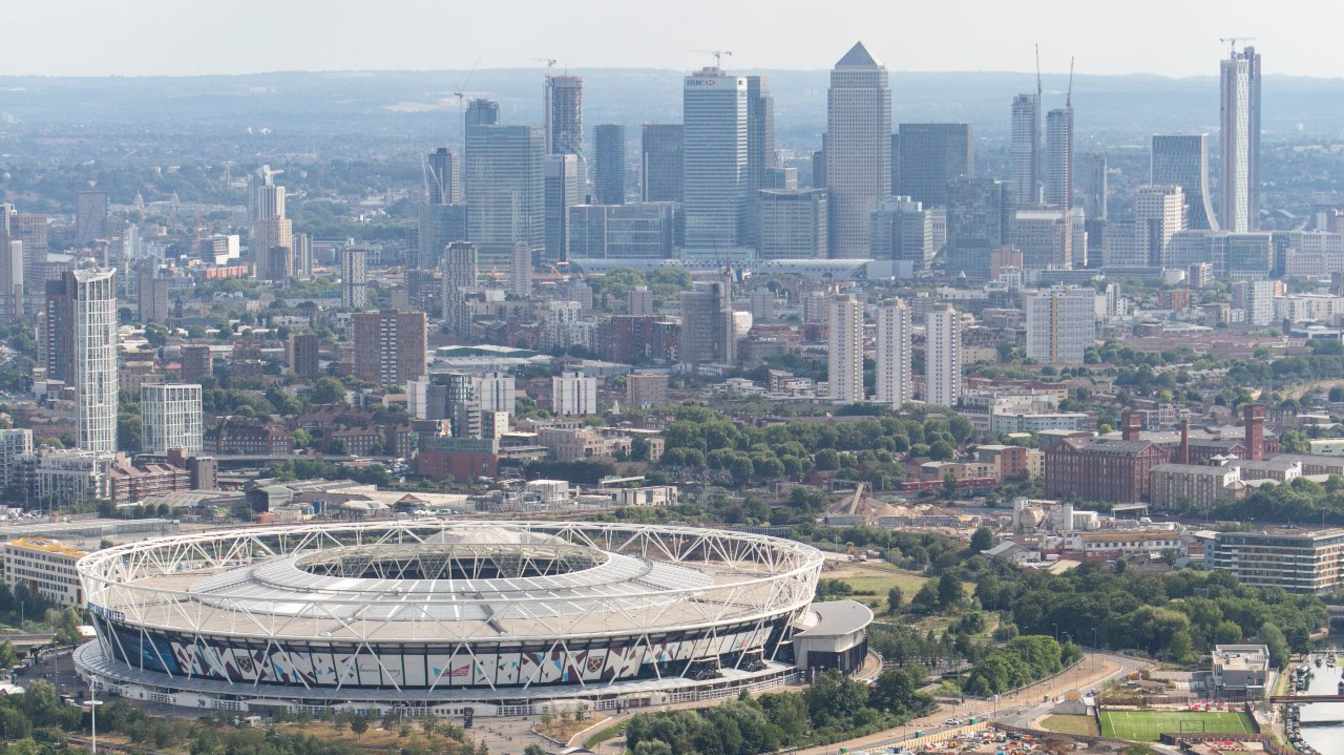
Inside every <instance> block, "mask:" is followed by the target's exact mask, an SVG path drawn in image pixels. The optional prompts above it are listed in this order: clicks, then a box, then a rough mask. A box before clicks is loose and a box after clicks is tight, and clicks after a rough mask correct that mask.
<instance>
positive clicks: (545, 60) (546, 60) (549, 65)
mask: <svg viewBox="0 0 1344 755" xmlns="http://www.w3.org/2000/svg"><path fill="white" fill-rule="evenodd" d="M532 60H533V61H535V62H537V63H545V64H546V78H548V79H549V78H550V77H551V69H552V68H554V67H555V64H556V63H559V62H560V61H558V60H556V59H555V58H533V59H532Z"/></svg>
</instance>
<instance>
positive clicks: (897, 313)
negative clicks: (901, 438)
mask: <svg viewBox="0 0 1344 755" xmlns="http://www.w3.org/2000/svg"><path fill="white" fill-rule="evenodd" d="M912 332H913V329H912V321H911V318H910V305H908V304H906V303H905V301H904V300H901V299H892V300H891V301H885V302H883V303H882V306H881V307H879V308H878V310H877V400H878V402H879V403H883V404H887V405H888V406H891V407H892V408H893V409H900V408H901V406H902V405H904V404H905V403H906V402H908V401H910V400H911V399H912V398H914V395H915V392H914V379H913V377H912V375H911V368H910V364H911V354H912V349H911V346H910V344H911V333H912Z"/></svg>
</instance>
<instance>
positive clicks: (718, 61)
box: [696, 50, 733, 68]
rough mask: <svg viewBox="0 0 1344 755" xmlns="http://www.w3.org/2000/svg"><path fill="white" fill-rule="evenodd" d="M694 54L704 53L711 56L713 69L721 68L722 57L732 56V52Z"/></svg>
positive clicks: (717, 51) (710, 51) (709, 51)
mask: <svg viewBox="0 0 1344 755" xmlns="http://www.w3.org/2000/svg"><path fill="white" fill-rule="evenodd" d="M696 52H699V53H704V54H706V55H713V56H714V67H715V68H722V67H723V58H724V56H725V55H728V56H731V55H732V54H733V51H732V50H696Z"/></svg>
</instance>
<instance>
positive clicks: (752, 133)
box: [742, 76, 779, 246]
mask: <svg viewBox="0 0 1344 755" xmlns="http://www.w3.org/2000/svg"><path fill="white" fill-rule="evenodd" d="M746 78H747V198H748V205H749V207H748V208H747V211H746V214H745V216H744V219H745V222H744V223H743V228H742V241H743V243H745V244H749V245H752V246H757V245H759V243H760V214H759V212H758V211H757V208H758V205H759V202H760V197H759V195H758V194H757V193H756V192H757V191H759V190H761V189H764V188H766V185H765V172H766V171H767V170H769V169H770V168H773V167H776V165H777V164H778V162H779V159H778V155H777V154H776V153H775V98H774V97H773V96H772V95H771V94H770V91H769V88H768V87H767V86H766V81H765V77H764V76H748V77H746Z"/></svg>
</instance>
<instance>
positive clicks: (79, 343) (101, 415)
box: [45, 268, 117, 453]
mask: <svg viewBox="0 0 1344 755" xmlns="http://www.w3.org/2000/svg"><path fill="white" fill-rule="evenodd" d="M46 292H47V321H46V331H47V332H46V339H45V340H46V342H47V361H48V375H49V376H50V377H53V378H55V379H57V380H64V381H65V382H66V384H67V385H71V386H73V387H74V389H75V396H76V401H77V403H78V426H79V447H80V448H81V449H82V450H85V451H100V452H109V453H110V452H114V451H116V450H117V282H116V271H115V270H98V269H93V268H85V269H81V270H75V271H73V272H66V273H65V274H64V275H62V276H61V279H60V280H56V281H48V282H47V287H46Z"/></svg>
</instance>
